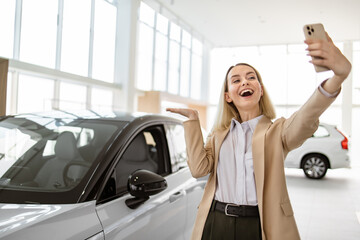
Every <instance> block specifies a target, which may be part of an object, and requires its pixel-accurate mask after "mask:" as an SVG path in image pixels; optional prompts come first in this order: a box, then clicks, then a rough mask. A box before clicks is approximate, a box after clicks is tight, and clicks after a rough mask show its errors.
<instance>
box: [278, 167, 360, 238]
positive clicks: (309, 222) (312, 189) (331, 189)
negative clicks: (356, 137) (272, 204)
mask: <svg viewBox="0 0 360 240" xmlns="http://www.w3.org/2000/svg"><path fill="white" fill-rule="evenodd" d="M285 172H286V179H287V185H288V191H289V195H290V199H291V202H292V205H293V209H294V213H295V219H296V222H297V225H298V228H299V232H300V236H301V239H302V240H323V239H324V240H325V239H326V240H339V239H341V240H358V239H360V166H354V167H352V168H351V169H336V170H329V171H328V173H327V174H326V176H325V177H324V178H323V179H321V180H310V179H308V178H306V177H305V176H304V174H303V172H302V170H296V169H286V171H285Z"/></svg>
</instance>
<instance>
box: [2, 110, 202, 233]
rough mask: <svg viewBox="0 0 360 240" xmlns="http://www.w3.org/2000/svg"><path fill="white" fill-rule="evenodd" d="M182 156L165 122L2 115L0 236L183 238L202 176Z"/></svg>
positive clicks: (171, 123)
mask: <svg viewBox="0 0 360 240" xmlns="http://www.w3.org/2000/svg"><path fill="white" fill-rule="evenodd" d="M186 160H187V158H186V146H185V138H184V129H183V126H182V122H181V121H179V120H176V119H173V118H170V117H165V116H156V115H149V114H148V115H144V114H142V115H138V114H137V115H128V114H115V113H113V112H109V113H106V114H100V113H97V112H93V111H85V112H82V113H81V112H61V111H55V112H50V113H47V114H41V113H37V114H26V115H16V116H4V117H0V239H27V240H32V239H34V240H35V239H36V240H39V239H52V240H54V239H62V240H63V239H74V240H75V239H76V240H78V239H91V240H100V239H103V240H104V239H106V240H108V239H109V240H110V239H157V240H158V239H178V240H180V239H181V240H184V239H190V235H191V232H192V228H193V225H194V222H195V216H196V212H197V206H198V204H199V203H200V200H201V197H202V194H203V189H204V186H205V184H206V179H195V178H193V177H192V176H191V174H190V170H189V168H188V167H187V164H186Z"/></svg>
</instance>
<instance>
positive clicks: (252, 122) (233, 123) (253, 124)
mask: <svg viewBox="0 0 360 240" xmlns="http://www.w3.org/2000/svg"><path fill="white" fill-rule="evenodd" d="M262 116H264V115H260V116H257V117H256V118H253V119H250V120H249V121H246V122H242V123H239V121H238V120H236V118H233V119H231V127H230V131H232V130H233V128H234V127H236V125H237V124H240V125H244V124H248V125H249V127H250V130H251V132H252V133H254V131H255V128H256V125H257V124H258V122H259V120H260V118H261V117H262Z"/></svg>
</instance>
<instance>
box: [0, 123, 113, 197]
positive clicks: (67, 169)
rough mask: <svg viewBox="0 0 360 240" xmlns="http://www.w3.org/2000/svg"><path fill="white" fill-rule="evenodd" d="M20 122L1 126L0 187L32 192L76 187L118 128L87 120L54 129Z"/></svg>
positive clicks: (59, 190) (56, 190)
mask: <svg viewBox="0 0 360 240" xmlns="http://www.w3.org/2000/svg"><path fill="white" fill-rule="evenodd" d="M21 121H22V122H21V123H22V126H18V127H13V126H16V125H15V123H17V124H18V122H19V120H18V119H17V120H14V119H11V118H9V119H8V120H7V121H3V122H1V124H2V126H1V125H0V152H1V153H2V158H3V160H2V161H1V162H0V186H3V187H7V188H10V187H11V188H14V189H17V190H23V189H24V190H25V189H26V190H28V191H33V192H42V191H46V192H61V191H66V190H68V189H71V188H73V187H74V186H76V184H78V183H79V182H80V180H81V179H82V178H83V177H84V176H85V173H86V172H87V170H89V168H90V166H91V164H92V163H93V161H94V159H95V158H96V157H97V155H98V154H99V153H100V151H101V150H102V149H103V146H104V145H105V144H106V143H107V141H108V140H109V138H110V137H111V136H112V134H113V133H114V132H115V131H117V129H118V127H117V126H115V125H111V124H102V123H97V122H93V123H92V122H91V121H90V122H89V121H85V120H81V121H77V120H73V121H72V122H67V123H66V124H69V125H63V126H56V125H54V126H52V128H51V129H49V128H45V127H43V126H41V125H36V124H34V121H28V120H21ZM70 124H71V125H70ZM23 126H25V127H26V128H25V127H23ZM47 127H48V125H47Z"/></svg>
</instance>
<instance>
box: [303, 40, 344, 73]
mask: <svg viewBox="0 0 360 240" xmlns="http://www.w3.org/2000/svg"><path fill="white" fill-rule="evenodd" d="M326 36H327V39H328V41H324V40H318V39H308V40H306V41H305V43H306V44H307V45H308V48H307V49H306V50H308V51H309V54H308V55H309V56H312V57H317V58H316V59H313V60H312V61H310V62H311V63H313V64H315V65H318V66H324V67H328V68H329V69H331V70H332V71H333V72H334V74H335V75H336V76H338V77H340V78H342V79H343V80H345V78H346V77H347V76H348V75H349V73H350V70H351V63H350V62H349V60H348V59H347V58H346V57H345V56H344V55H343V54H342V53H341V51H340V50H339V49H338V48H337V47H336V46H335V44H334V43H333V41H332V39H331V38H330V37H329V35H328V34H327V33H326Z"/></svg>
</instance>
